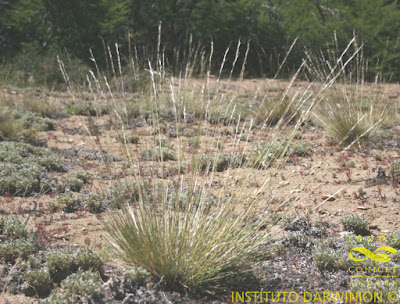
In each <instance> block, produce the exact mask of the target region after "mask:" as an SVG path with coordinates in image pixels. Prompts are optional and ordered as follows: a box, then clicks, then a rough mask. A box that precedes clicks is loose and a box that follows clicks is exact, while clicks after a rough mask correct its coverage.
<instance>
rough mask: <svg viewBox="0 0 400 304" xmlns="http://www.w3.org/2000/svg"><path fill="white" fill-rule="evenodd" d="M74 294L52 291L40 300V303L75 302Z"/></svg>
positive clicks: (68, 303) (71, 303)
mask: <svg viewBox="0 0 400 304" xmlns="http://www.w3.org/2000/svg"><path fill="white" fill-rule="evenodd" d="M76 298H77V297H76V295H73V294H71V293H69V292H59V291H52V293H51V294H50V296H49V297H47V298H46V299H45V300H43V301H41V302H40V304H75V303H76Z"/></svg>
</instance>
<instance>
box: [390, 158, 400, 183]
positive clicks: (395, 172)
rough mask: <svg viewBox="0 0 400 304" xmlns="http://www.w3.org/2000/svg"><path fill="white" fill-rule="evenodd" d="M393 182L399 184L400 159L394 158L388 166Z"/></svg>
mask: <svg viewBox="0 0 400 304" xmlns="http://www.w3.org/2000/svg"><path fill="white" fill-rule="evenodd" d="M390 173H391V175H392V179H393V183H394V184H397V185H398V184H400V159H397V160H395V161H394V162H393V163H392V164H391V166H390Z"/></svg>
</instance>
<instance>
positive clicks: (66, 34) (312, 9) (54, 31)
mask: <svg viewBox="0 0 400 304" xmlns="http://www.w3.org/2000/svg"><path fill="white" fill-rule="evenodd" d="M160 23H161V24H162V31H161V33H162V37H161V41H162V45H161V46H160V48H161V53H163V54H164V56H165V57H166V58H165V59H166V60H165V62H167V63H168V68H169V71H170V72H172V73H178V72H179V71H181V70H182V67H181V66H180V64H181V63H182V62H187V60H185V59H187V58H188V57H190V56H192V55H193V52H191V51H190V50H189V49H190V48H189V47H188V46H190V47H191V48H192V49H196V48H198V50H199V52H198V53H199V54H203V55H205V54H209V53H210V52H211V47H212V51H213V57H214V58H216V60H214V62H215V63H217V62H218V63H220V62H221V60H222V58H223V57H224V54H225V52H226V50H227V46H230V48H229V52H228V53H227V56H226V64H225V67H226V71H225V74H228V75H229V72H230V67H231V66H232V63H233V61H235V50H236V48H237V46H238V38H239V37H240V49H241V52H240V56H239V58H238V59H237V62H238V63H239V64H238V65H237V66H238V67H240V66H241V64H240V63H242V62H243V60H244V57H245V53H246V52H245V49H246V46H247V45H248V43H250V48H249V53H248V58H247V66H246V74H245V75H244V76H247V77H259V76H267V77H273V76H274V75H275V74H276V73H277V71H278V69H279V66H280V64H281V63H282V62H283V60H284V58H285V56H286V54H287V53H288V51H289V49H290V48H291V46H292V43H293V41H295V39H296V38H297V40H296V43H295V44H294V46H293V48H292V50H291V54H290V56H289V57H288V58H287V61H286V62H285V63H286V64H285V65H284V67H285V68H284V69H282V70H280V74H279V75H280V76H289V75H291V74H293V73H294V71H296V69H297V68H298V66H299V65H300V64H301V62H302V58H303V55H304V50H307V51H309V52H313V53H318V52H319V51H320V50H324V51H326V50H327V49H328V50H331V51H332V52H337V51H338V50H342V49H343V48H344V47H345V45H346V44H347V42H348V41H349V40H350V39H351V38H352V37H353V34H354V33H355V34H356V35H357V36H358V38H359V39H358V41H362V42H363V43H365V47H364V49H363V50H364V54H363V55H364V58H366V59H367V60H368V70H367V71H366V73H365V76H366V78H367V80H374V77H376V75H378V76H380V77H382V78H383V79H384V80H385V81H399V80H400V68H399V67H400V41H399V33H400V4H399V3H398V1H393V0H351V1H344V0H333V1H332V0H331V1H328V0H299V1H290V0H219V1H210V0H200V1H195V0H155V1H145V0H86V1H79V0H71V1H62V0H15V1H10V0H0V58H1V60H2V62H3V64H2V66H3V69H2V77H3V78H8V79H12V78H15V75H16V71H19V74H18V76H19V77H20V78H21V76H22V78H25V79H26V81H28V80H29V79H31V80H32V78H33V79H34V80H35V81H36V83H44V84H50V85H54V83H62V82H63V79H62V77H61V75H60V74H59V73H58V65H57V61H56V56H55V54H59V55H60V56H61V57H63V59H64V60H63V61H64V62H67V63H66V65H67V69H69V70H70V71H75V75H70V77H72V78H75V79H77V78H78V79H79V77H82V76H80V75H79V73H78V71H79V70H80V69H79V68H77V67H80V66H81V65H82V63H85V64H89V65H90V64H92V63H91V61H90V60H89V57H90V54H89V49H91V50H92V51H93V53H94V57H95V58H96V59H97V60H98V62H101V63H103V65H104V68H108V70H109V71H111V69H110V66H111V62H110V60H111V59H110V58H108V56H107V52H106V50H107V47H106V46H107V45H114V43H115V42H117V43H118V44H119V49H120V52H121V59H122V64H123V65H126V64H127V63H129V62H130V59H131V57H135V56H138V57H139V58H149V59H154V58H155V56H156V54H157V48H158V47H157V46H158V44H157V41H158V33H159V25H160ZM334 32H335V33H336V36H335V37H336V39H334V36H333V33H334ZM211 42H212V43H211ZM202 51H203V53H202ZM205 56H207V55H205ZM65 58H67V59H68V60H65ZM219 68H220V65H219V64H218V65H217V64H215V66H213V67H212V72H215V73H217V72H218V71H219ZM11 71H12V72H13V73H11ZM195 72H196V71H195ZM235 72H236V73H237V74H239V72H240V69H237V71H234V73H235ZM14 80H15V79H14ZM82 80H84V77H82Z"/></svg>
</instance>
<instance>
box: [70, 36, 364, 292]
mask: <svg viewBox="0 0 400 304" xmlns="http://www.w3.org/2000/svg"><path fill="white" fill-rule="evenodd" d="M353 42H354V41H352V42H351V43H350V44H352V43H353ZM240 47H241V44H240V43H238V45H237V48H236V50H233V53H234V55H235V58H236V59H235V60H234V62H233V64H232V66H231V73H230V76H229V78H228V79H222V78H221V71H222V70H223V68H224V65H227V64H228V63H227V60H226V56H225V57H224V58H223V60H222V63H221V68H220V73H219V75H217V76H216V77H215V78H214V77H211V75H210V70H211V69H210V67H211V61H212V59H213V45H212V44H211V47H210V50H209V51H206V50H204V49H200V51H197V49H195V48H191V47H190V46H189V50H188V53H189V56H188V61H187V63H186V65H184V68H183V70H182V71H181V73H180V74H179V76H178V77H173V76H171V77H168V76H167V75H168V73H167V72H166V68H165V66H166V63H165V62H164V61H163V58H164V57H163V55H162V52H159V53H158V54H157V56H156V57H157V60H155V61H151V60H149V61H147V62H146V64H147V66H146V67H145V69H146V70H147V72H148V74H149V76H150V77H149V78H148V79H149V85H148V86H145V87H146V88H148V91H147V92H144V93H143V94H145V95H146V98H143V99H142V100H143V102H145V103H146V106H143V105H140V104H139V103H140V100H137V101H135V102H137V103H138V109H142V108H146V109H149V110H150V112H149V113H147V116H146V117H145V119H146V120H147V122H149V123H150V125H151V126H152V127H153V129H155V132H153V133H151V136H154V138H155V139H156V143H157V139H159V140H161V138H163V136H164V135H163V132H164V131H165V130H166V129H168V128H174V129H175V132H173V135H174V136H173V137H174V145H173V147H169V148H165V147H162V146H161V144H157V148H154V145H153V146H152V145H151V144H143V145H139V147H138V149H139V151H138V152H139V155H141V156H142V158H139V159H138V158H137V157H136V156H133V153H132V151H131V150H130V148H129V147H130V146H129V145H127V144H126V141H125V140H124V141H122V142H120V144H121V146H120V147H121V149H122V151H124V153H125V155H126V158H127V161H128V163H129V164H130V168H129V169H130V170H131V172H132V174H133V176H134V184H135V189H136V190H135V200H134V201H132V200H129V202H126V201H124V200H123V197H121V195H120V193H116V194H115V195H116V197H118V201H119V202H120V203H119V207H120V210H118V211H116V212H113V213H112V214H111V215H110V216H109V218H108V221H106V229H107V231H108V234H109V241H110V244H111V245H112V247H113V249H114V253H115V257H117V258H119V259H120V260H122V261H123V262H125V263H126V264H127V265H129V266H135V267H142V268H143V269H145V270H146V271H147V272H148V273H149V274H150V275H151V276H152V277H153V278H155V279H156V280H158V281H160V284H163V285H165V286H166V287H167V288H170V289H175V290H182V289H189V288H190V289H192V290H199V289H202V290H204V289H218V288H223V287H226V284H228V283H227V282H228V279H232V278H233V277H236V276H238V275H240V274H243V273H244V272H248V271H249V270H250V269H251V267H252V266H254V265H255V264H256V263H257V262H259V261H261V260H262V259H263V258H265V256H266V255H267V254H268V253H267V252H265V249H261V248H264V247H262V246H263V245H265V244H267V242H268V241H269V240H270V238H271V227H273V226H274V225H275V224H276V222H277V220H276V219H279V218H280V217H279V216H276V217H272V216H268V215H267V214H268V211H267V209H268V206H266V204H265V202H266V201H269V200H268V195H269V193H270V191H271V190H272V189H273V188H272V187H273V185H274V176H277V173H278V172H277V170H278V169H279V166H281V165H284V163H285V161H286V160H287V158H288V157H289V154H288V153H286V151H287V150H288V148H289V146H290V144H291V142H292V140H293V137H294V136H295V134H296V132H297V129H298V127H299V126H300V124H301V123H302V122H303V121H304V120H305V118H306V117H307V115H309V113H310V111H311V109H312V108H313V107H315V106H316V104H317V103H318V102H319V101H320V96H321V95H322V94H323V93H324V91H326V90H327V89H328V88H329V87H330V86H331V85H332V84H333V83H334V82H335V80H336V79H337V78H338V77H339V75H340V74H341V73H342V72H343V71H344V70H345V68H346V66H347V63H343V64H339V63H336V64H335V65H334V66H332V70H331V75H330V77H329V78H327V79H326V81H323V82H322V83H316V84H315V86H313V87H311V86H306V87H299V86H297V87H295V86H293V83H294V81H295V80H296V78H297V77H298V76H299V74H300V72H301V71H302V70H303V68H304V67H305V63H303V65H301V67H300V68H299V70H298V71H297V72H296V73H295V75H294V76H293V78H292V79H291V81H290V82H289V85H288V87H287V88H286V90H284V93H283V94H282V96H281V97H280V100H281V102H282V103H283V104H284V105H286V107H287V111H286V110H285V111H284V110H283V109H278V110H279V113H281V114H279V115H278V116H280V115H282V117H281V118H279V119H278V120H277V121H276V119H275V118H274V119H273V121H270V122H269V121H268V115H270V114H268V113H267V112H268V109H267V110H265V108H264V107H265V106H266V105H265V104H263V103H262V104H258V107H259V109H258V108H256V107H255V108H253V109H252V111H250V112H249V111H244V110H243V108H242V107H240V105H239V104H240V102H238V100H237V98H236V96H235V94H234V93H232V92H229V91H227V90H226V88H229V86H235V84H233V82H232V81H231V77H232V74H233V71H234V70H240V75H241V77H240V79H242V78H243V73H244V67H245V62H244V63H243V65H242V67H240V66H236V63H237V58H238V56H239V53H240ZM161 49H162V48H160V41H159V47H158V50H161ZM118 51H119V50H118V46H116V53H117V56H116V58H117V60H116V66H118V69H117V73H114V75H116V79H114V80H113V84H114V85H113V87H114V90H117V92H115V91H114V92H112V91H111V86H110V84H109V81H108V80H107V78H106V77H103V75H102V74H101V73H100V72H99V70H98V68H97V64H96V60H95V59H94V58H92V60H93V62H94V64H95V65H96V71H97V72H96V73H95V72H91V73H90V76H89V77H88V86H89V88H91V89H92V92H93V100H95V99H96V98H100V97H101V98H103V99H106V100H105V101H106V102H108V104H109V106H110V109H112V110H111V111H110V113H113V115H114V116H113V121H114V123H115V125H116V126H118V128H119V129H120V134H121V136H123V137H126V135H125V134H126V130H128V126H127V124H126V122H127V119H126V117H124V115H123V114H124V113H123V112H121V110H120V109H121V104H123V103H124V98H123V97H124V96H125V95H126V91H125V90H124V88H125V82H124V79H123V76H122V69H121V65H120V58H119V57H118ZM230 52H232V50H230V49H227V51H226V54H228V53H230ZM356 52H357V50H356ZM110 57H111V56H110ZM132 65H133V66H134V67H135V68H136V67H137V66H143V65H141V64H139V63H136V62H135V61H132ZM196 70H197V71H199V73H200V75H201V74H202V75H205V77H203V78H198V79H195V80H194V79H191V76H192V73H193V71H196ZM134 71H135V70H134ZM118 73H119V75H118ZM66 78H67V77H66ZM119 79H120V82H118V80H119ZM141 87H143V86H141ZM232 91H234V90H232ZM70 92H71V94H72V91H70ZM105 93H107V94H105ZM117 95H119V96H122V98H121V99H120V100H118V101H120V102H119V103H117V102H116V99H117ZM98 96H100V97H98ZM107 96H108V97H107ZM289 107H290V108H289ZM122 108H124V107H122ZM125 108H126V109H127V108H128V107H125ZM258 110H260V111H261V110H263V111H264V114H265V115H264V117H262V118H261V119H259V120H258V121H257V120H256V119H255V117H254V115H253V114H251V113H257V111H258ZM137 115H138V116H139V115H141V114H140V113H138V114H137ZM271 115H273V113H272V114H271ZM138 116H137V117H138ZM257 122H259V124H258V126H257V132H265V133H266V132H268V134H269V136H268V138H269V142H271V143H275V142H280V143H283V145H282V146H281V147H280V148H279V149H278V150H279V152H276V151H275V152H272V149H274V145H271V144H266V143H265V142H252V143H251V144H252V145H250V142H249V141H248V140H243V134H245V133H246V132H250V131H254V132H255V124H256V123H257ZM261 122H263V123H261ZM264 122H265V123H264ZM189 126H191V127H193V126H194V127H195V128H196V129H197V130H199V132H197V134H201V135H202V136H206V137H209V138H212V139H213V143H212V144H208V145H206V144H204V146H203V145H201V146H200V147H199V149H195V151H194V152H195V154H191V155H188V154H187V153H185V150H184V147H185V145H184V144H183V141H184V140H185V139H184V137H183V136H182V135H183V133H184V132H185V131H186V129H188V128H189ZM222 126H224V127H227V128H230V129H231V130H232V133H231V134H230V135H229V136H227V135H224V134H222V132H213V130H215V128H218V127H222ZM213 128H214V129H213ZM171 133H172V132H171ZM171 137H172V136H171ZM226 138H228V140H229V157H227V154H226V153H225V152H224V151H223V150H224V149H225V147H228V145H227V144H225V141H228V140H227V139H226ZM254 141H255V140H254ZM160 142H161V141H160ZM152 143H154V142H152ZM254 146H259V147H260V148H259V152H258V154H257V155H256V157H249V158H247V157H246V156H247V151H248V150H251V148H252V147H254ZM166 149H167V150H166ZM169 150H171V151H172V152H174V153H173V154H172V153H170V151H169ZM271 153H272V155H274V154H279V159H280V161H279V162H277V161H276V157H269V156H268V155H271ZM170 155H173V157H169V156H170ZM265 155H267V157H265ZM146 159H147V160H152V161H153V162H152V163H150V162H148V161H147V162H143V160H146ZM199 159H201V160H202V161H199ZM260 159H261V162H260ZM174 160H175V161H176V162H177V163H178V166H179V165H180V164H183V163H186V166H187V167H188V169H187V170H185V171H186V172H187V173H186V174H183V173H182V172H180V171H179V172H178V175H177V176H176V178H175V179H174V181H173V182H170V181H168V180H167V179H166V173H165V172H166V171H167V170H165V168H167V167H168V166H169V165H170V163H171V162H173V161H174ZM154 162H155V163H156V165H153V163H154ZM238 164H240V165H238ZM175 165H176V163H175ZM261 165H262V166H263V167H264V168H268V170H269V171H268V174H259V171H256V169H257V167H260V166H261ZM239 167H241V168H239ZM205 168H206V169H205ZM207 168H208V169H207ZM254 179H259V183H258V184H259V186H258V187H257V188H256V189H251V188H250V189H249V187H248V186H247V185H248V181H249V180H254ZM171 194H173V195H171ZM136 195H137V196H136ZM121 198H122V199H121ZM293 204H294V203H287V205H286V206H283V207H285V208H284V211H282V212H281V213H285V211H286V210H287V209H289V208H290V207H292V206H293Z"/></svg>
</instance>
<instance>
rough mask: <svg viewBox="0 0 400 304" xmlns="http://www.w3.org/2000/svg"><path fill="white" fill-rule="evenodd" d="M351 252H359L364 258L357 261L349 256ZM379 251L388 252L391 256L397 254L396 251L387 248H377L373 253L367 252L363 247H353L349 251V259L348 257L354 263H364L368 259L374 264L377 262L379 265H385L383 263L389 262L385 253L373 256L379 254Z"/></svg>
mask: <svg viewBox="0 0 400 304" xmlns="http://www.w3.org/2000/svg"><path fill="white" fill-rule="evenodd" d="M352 251H357V252H360V253H362V254H363V255H364V256H365V257H364V258H361V259H357V258H355V257H354V256H353V255H352V254H351V252H352ZM379 251H386V252H389V253H392V254H395V253H396V252H397V250H396V249H394V248H392V247H389V246H383V247H379V248H378V249H376V250H375V251H374V252H371V251H370V250H368V249H367V248H364V247H354V248H353V249H351V250H350V252H349V257H350V259H352V260H353V261H356V262H361V261H365V260H366V259H368V258H369V259H371V260H373V261H375V262H379V263H385V262H389V261H390V260H391V258H389V256H388V255H387V254H385V253H378V254H375V252H379Z"/></svg>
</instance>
